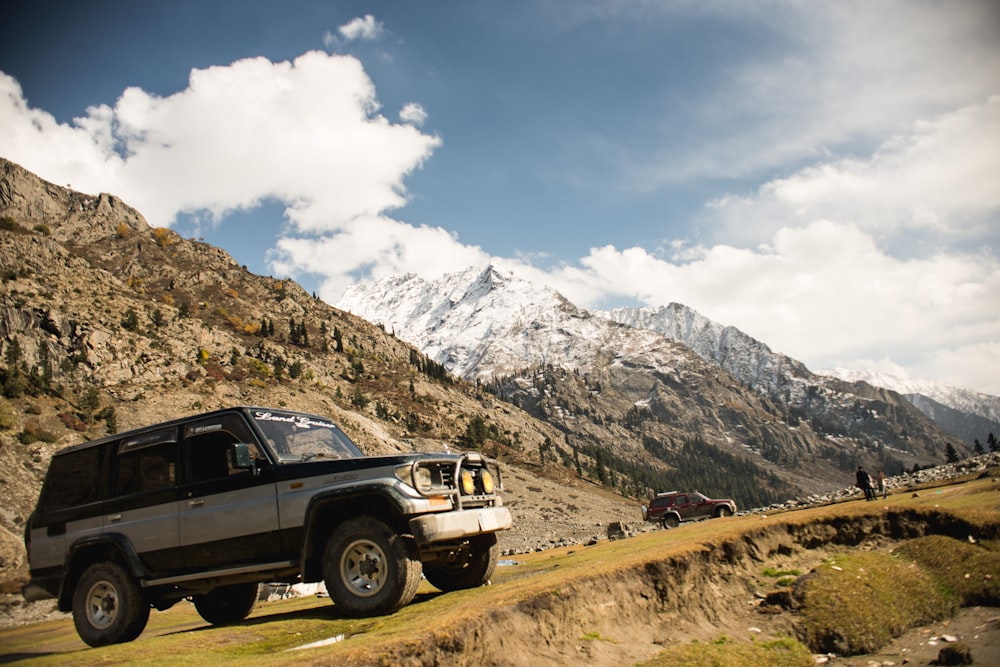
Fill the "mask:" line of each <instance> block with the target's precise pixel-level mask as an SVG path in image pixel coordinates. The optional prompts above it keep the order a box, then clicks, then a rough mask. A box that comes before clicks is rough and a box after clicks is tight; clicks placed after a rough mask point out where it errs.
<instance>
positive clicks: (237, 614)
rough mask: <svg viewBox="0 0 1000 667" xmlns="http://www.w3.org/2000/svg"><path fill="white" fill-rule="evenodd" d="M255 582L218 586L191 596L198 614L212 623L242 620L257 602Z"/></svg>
mask: <svg viewBox="0 0 1000 667" xmlns="http://www.w3.org/2000/svg"><path fill="white" fill-rule="evenodd" d="M257 590H258V586H257V584H234V585H232V586H220V587H218V588H216V589H215V590H213V591H210V592H208V593H203V594H201V595H195V596H193V597H192V598H191V601H192V602H194V608H195V609H197V610H198V614H199V615H200V616H201V617H202V618H203V619H205V620H206V621H208V622H209V623H211V624H212V625H224V624H226V623H235V622H236V621H242V620H243V619H244V618H246V617H247V616H249V615H250V612H251V611H253V607H254V605H255V604H257Z"/></svg>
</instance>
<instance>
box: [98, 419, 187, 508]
mask: <svg viewBox="0 0 1000 667" xmlns="http://www.w3.org/2000/svg"><path fill="white" fill-rule="evenodd" d="M176 461H177V435H176V432H175V431H174V430H173V429H170V430H168V431H158V432H155V433H151V434H148V435H144V436H141V437H139V438H133V439H130V440H125V441H123V442H122V443H121V444H120V445H119V447H118V464H117V470H116V474H115V488H114V495H115V496H123V495H130V494H133V493H147V492H150V491H160V490H163V489H169V488H172V487H173V486H174V485H175V483H176V482H177V463H176Z"/></svg>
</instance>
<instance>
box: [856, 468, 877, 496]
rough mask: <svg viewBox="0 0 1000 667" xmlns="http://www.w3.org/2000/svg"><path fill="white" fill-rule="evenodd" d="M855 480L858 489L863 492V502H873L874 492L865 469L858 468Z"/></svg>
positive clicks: (870, 479)
mask: <svg viewBox="0 0 1000 667" xmlns="http://www.w3.org/2000/svg"><path fill="white" fill-rule="evenodd" d="M855 478H856V479H857V482H858V488H859V489H861V490H862V491H864V492H865V500H875V490H874V489H873V488H872V478H871V477H870V476H869V475H868V473H867V472H865V469H864V468H862V467H861V466H858V472H857V473H856V474H855Z"/></svg>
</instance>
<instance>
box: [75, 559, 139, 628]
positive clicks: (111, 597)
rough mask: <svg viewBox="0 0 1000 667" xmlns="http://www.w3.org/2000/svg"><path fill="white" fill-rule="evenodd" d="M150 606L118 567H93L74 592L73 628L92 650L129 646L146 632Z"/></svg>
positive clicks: (134, 582)
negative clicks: (113, 645) (127, 643)
mask: <svg viewBox="0 0 1000 667" xmlns="http://www.w3.org/2000/svg"><path fill="white" fill-rule="evenodd" d="M148 620H149V605H148V604H146V601H145V600H143V598H142V591H141V590H140V589H139V584H138V583H137V582H136V581H135V579H133V578H132V577H131V576H130V575H129V574H128V572H126V571H125V569H124V568H122V567H121V566H120V565H118V564H117V563H112V562H110V561H108V562H99V563H94V564H93V565H91V566H90V567H88V568H87V569H86V570H84V572H83V576H81V577H80V580H79V581H78V582H77V583H76V589H75V590H74V591H73V624H74V625H75V626H76V632H77V634H79V635H80V639H82V640H83V641H85V642H86V643H87V644H89V645H90V646H107V645H108V644H121V643H124V642H130V641H132V640H133V639H135V638H136V637H138V636H139V635H141V634H142V631H143V630H144V629H145V628H146V622H147V621H148Z"/></svg>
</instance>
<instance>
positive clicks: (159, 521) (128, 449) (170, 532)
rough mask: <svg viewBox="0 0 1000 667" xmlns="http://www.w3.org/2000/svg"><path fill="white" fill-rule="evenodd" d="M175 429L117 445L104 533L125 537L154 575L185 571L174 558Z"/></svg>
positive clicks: (175, 539) (126, 440)
mask: <svg viewBox="0 0 1000 667" xmlns="http://www.w3.org/2000/svg"><path fill="white" fill-rule="evenodd" d="M177 459H178V453H177V429H176V428H166V429H160V430H157V431H153V432H150V433H144V434H142V435H139V436H136V437H132V438H127V439H124V440H122V441H120V442H119V443H118V446H117V456H116V457H115V459H114V463H113V469H114V473H113V475H112V482H111V484H112V486H111V493H110V495H109V498H108V500H107V502H106V503H105V505H104V526H103V533H105V534H115V535H121V536H124V537H125V539H126V540H128V542H129V543H130V544H131V545H132V548H133V549H135V552H136V554H137V555H138V556H139V559H140V560H142V561H143V562H144V563H145V564H146V566H147V567H148V568H149V570H150V572H151V573H152V574H153V575H160V574H168V573H171V572H175V571H178V570H180V569H181V568H182V567H183V564H182V563H181V561H180V559H179V558H178V554H177V546H178V527H177V499H178V497H177Z"/></svg>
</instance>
